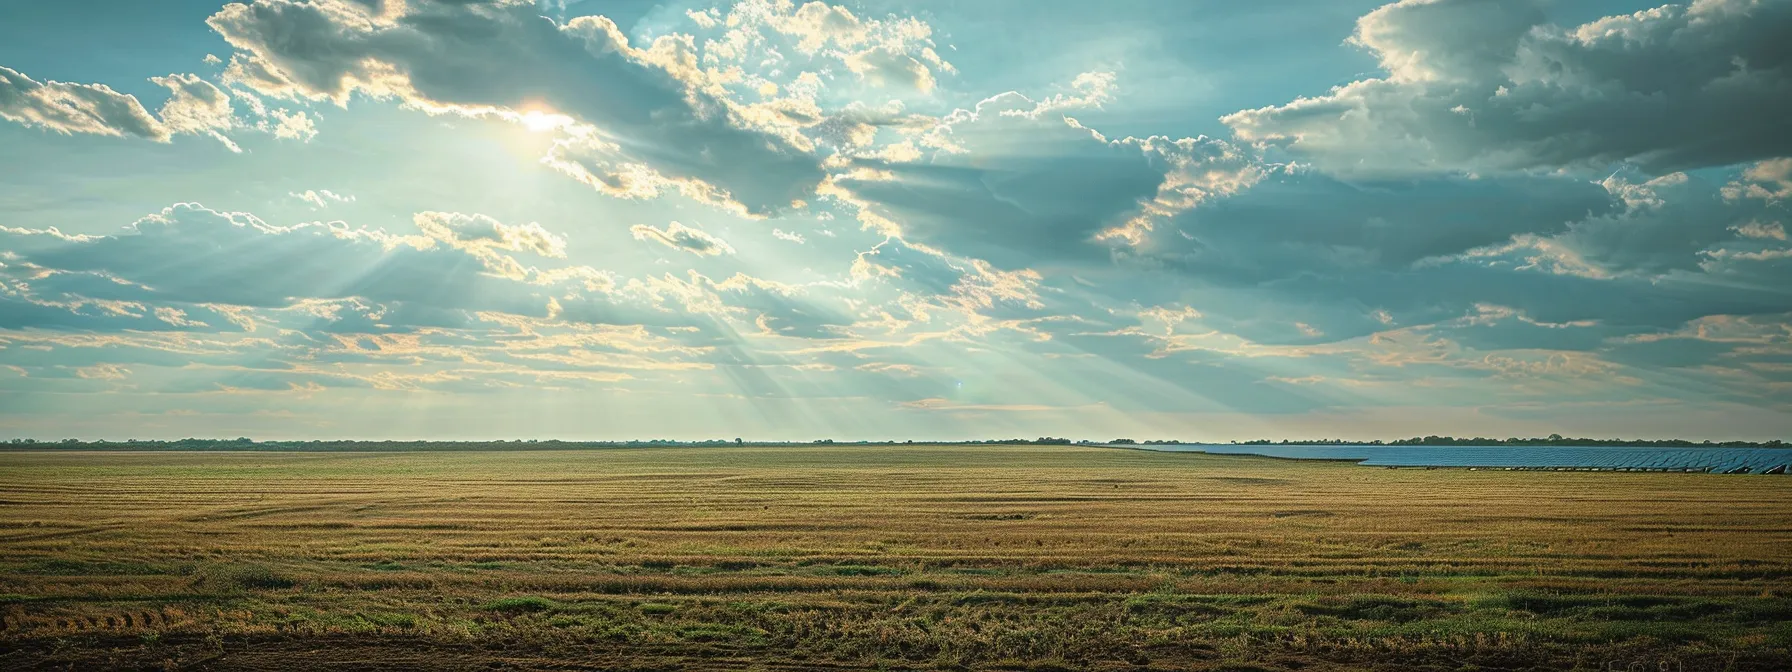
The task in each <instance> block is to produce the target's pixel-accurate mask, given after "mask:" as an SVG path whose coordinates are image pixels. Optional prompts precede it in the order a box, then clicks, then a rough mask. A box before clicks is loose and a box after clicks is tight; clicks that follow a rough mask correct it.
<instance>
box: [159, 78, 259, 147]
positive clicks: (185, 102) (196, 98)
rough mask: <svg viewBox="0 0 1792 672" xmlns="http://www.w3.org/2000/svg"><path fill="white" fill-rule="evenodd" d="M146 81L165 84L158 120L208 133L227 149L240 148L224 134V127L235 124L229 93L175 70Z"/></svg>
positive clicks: (177, 130)
mask: <svg viewBox="0 0 1792 672" xmlns="http://www.w3.org/2000/svg"><path fill="white" fill-rule="evenodd" d="M149 81H152V82H155V83H156V84H159V85H161V86H164V87H167V88H168V91H169V94H170V95H169V96H168V102H166V103H163V104H162V110H161V115H162V123H163V124H164V125H166V126H167V127H168V130H170V131H173V132H175V133H194V134H200V135H209V136H211V137H212V138H215V139H217V141H218V142H221V143H224V146H225V147H226V148H229V149H230V151H233V152H241V151H243V150H242V148H240V147H237V145H236V143H235V142H233V141H231V139H230V138H228V137H225V135H224V131H226V130H228V129H230V128H231V127H232V126H235V125H236V117H235V116H234V115H233V114H232V113H231V110H230V94H228V93H225V92H224V90H223V89H219V88H218V87H217V86H215V85H213V84H212V83H211V82H208V81H205V80H203V79H200V78H199V76H198V75H181V74H175V75H168V76H166V77H151V78H149Z"/></svg>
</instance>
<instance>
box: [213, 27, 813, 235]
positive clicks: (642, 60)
mask: <svg viewBox="0 0 1792 672" xmlns="http://www.w3.org/2000/svg"><path fill="white" fill-rule="evenodd" d="M400 9H402V11H401V12H400V11H395V10H400ZM208 22H209V23H210V24H211V26H212V27H213V28H214V29H216V30H217V31H218V33H219V34H221V35H223V36H224V39H225V40H226V41H228V42H229V43H230V44H231V45H232V46H234V47H236V48H237V49H240V50H242V51H244V52H247V54H249V56H248V57H247V58H241V59H238V61H237V66H236V67H234V68H233V69H232V76H233V77H235V78H236V79H237V80H238V81H240V82H241V83H242V84H243V85H245V86H248V87H250V88H253V89H255V90H257V91H259V92H262V93H265V94H270V95H276V96H280V95H287V96H302V97H328V98H332V99H335V100H337V101H339V102H343V101H347V99H348V98H349V96H350V94H351V93H353V92H356V91H360V92H364V93H367V94H369V95H374V96H397V97H399V98H402V99H404V100H406V101H408V102H412V103H415V104H418V105H421V106H423V107H425V108H430V109H444V108H447V109H459V110H462V111H466V112H471V113H477V112H480V111H483V110H505V111H511V112H515V113H526V112H529V111H542V110H546V111H551V112H556V113H559V114H565V115H570V116H571V117H573V118H575V119H577V120H579V121H583V122H586V123H589V124H593V125H595V126H596V131H595V135H593V136H586V137H581V138H578V139H577V141H576V142H572V143H569V144H567V145H565V146H564V147H566V148H571V149H576V150H578V151H577V152H575V154H576V155H571V156H560V157H559V158H560V159H561V160H563V161H566V162H567V163H568V165H569V167H570V166H571V165H578V166H580V167H582V169H583V172H582V173H581V174H582V175H584V176H587V177H590V178H591V179H592V180H593V181H595V182H596V183H598V184H599V185H607V186H608V187H609V188H612V189H625V187H627V188H638V187H631V186H630V185H625V184H623V181H624V180H625V177H627V176H628V175H629V174H630V173H631V171H632V168H631V166H632V165H637V164H645V165H647V166H650V167H651V168H652V169H653V170H655V171H657V172H658V173H659V174H660V175H661V176H663V177H664V178H667V179H671V180H695V181H697V182H700V183H702V186H698V187H694V188H693V189H694V190H695V191H697V192H707V191H713V190H720V191H721V192H723V194H725V197H726V198H727V199H729V200H732V201H733V202H736V203H739V204H740V205H741V206H742V207H744V208H745V209H746V210H747V211H749V212H752V213H757V214H767V213H772V212H777V211H781V210H785V209H788V208H790V207H791V204H792V202H793V201H796V200H800V199H804V198H807V197H808V195H809V194H811V193H812V192H813V191H814V188H815V186H816V185H817V184H818V183H819V182H820V181H821V179H822V177H823V173H822V170H821V168H820V165H819V163H818V161H817V159H816V158H815V157H814V156H812V155H810V154H809V153H807V152H806V151H804V150H803V149H801V148H799V147H798V146H796V145H795V144H793V143H792V141H791V140H789V139H787V138H785V137H783V136H779V135H775V134H769V133H763V132H759V131H755V130H749V129H746V128H743V126H744V123H743V122H741V121H740V120H739V119H737V118H736V113H735V112H734V111H733V110H732V109H731V108H730V106H729V104H728V103H727V102H725V101H724V100H723V99H721V98H718V97H716V96H715V95H713V94H712V93H710V92H709V89H707V88H705V87H704V86H703V85H702V84H701V82H699V81H696V80H697V79H698V78H699V75H698V74H696V73H695V72H694V71H690V67H694V66H689V64H688V63H685V62H684V61H680V60H679V59H678V58H677V57H676V54H672V53H670V52H665V53H661V52H654V53H651V54H650V53H649V52H645V51H641V50H638V49H635V48H633V47H631V46H630V45H629V43H628V38H627V37H625V36H624V35H623V34H622V33H621V31H619V30H618V29H617V28H616V26H615V25H614V24H613V23H611V22H610V21H609V20H608V19H605V18H603V17H579V18H576V19H572V20H570V21H568V22H567V23H566V24H564V25H556V24H555V23H554V22H552V21H550V20H548V19H546V18H544V17H542V16H540V15H539V14H538V13H537V11H536V10H535V8H534V6H533V5H531V4H529V3H514V2H491V3H471V2H450V3H434V2H431V3H407V4H393V5H382V6H381V11H373V10H370V9H369V8H368V7H367V6H365V5H362V4H354V3H349V2H345V1H342V0H319V1H317V2H297V1H294V0H255V1H254V2H252V3H250V4H231V5H227V6H225V7H224V8H223V9H222V10H221V11H219V12H218V13H217V14H216V15H213V16H212V17H211V19H209V21H208ZM668 48H671V47H670V46H668ZM594 186H596V185H594ZM723 194H715V197H716V198H722V197H723Z"/></svg>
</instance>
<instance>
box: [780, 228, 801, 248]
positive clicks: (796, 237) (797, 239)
mask: <svg viewBox="0 0 1792 672" xmlns="http://www.w3.org/2000/svg"><path fill="white" fill-rule="evenodd" d="M772 237H773V238H777V239H778V240H788V241H790V242H793V243H796V244H798V245H801V244H803V243H804V242H805V241H804V240H803V234H800V233H797V232H795V231H785V230H783V229H772Z"/></svg>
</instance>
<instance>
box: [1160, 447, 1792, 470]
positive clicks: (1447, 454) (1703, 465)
mask: <svg viewBox="0 0 1792 672" xmlns="http://www.w3.org/2000/svg"><path fill="white" fill-rule="evenodd" d="M1126 447H1129V448H1130V447H1141V448H1146V449H1148V450H1162V451H1169V452H1202V453H1216V454H1231V455H1262V456H1266V457H1280V458H1288V459H1306V460H1347V461H1352V462H1360V463H1362V464H1364V465H1367V466H1376V467H1460V468H1482V469H1591V470H1604V471H1701V472H1710V473H1717V474H1783V473H1786V472H1787V471H1788V467H1789V466H1792V449H1782V448H1653V447H1641V446H1637V447H1580V446H1309V445H1287V446H1283V445H1272V446H1247V445H1233V444H1175V445H1146V446H1126Z"/></svg>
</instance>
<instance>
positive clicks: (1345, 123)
mask: <svg viewBox="0 0 1792 672" xmlns="http://www.w3.org/2000/svg"><path fill="white" fill-rule="evenodd" d="M1536 5H1537V3H1536V2H1535V0H1524V1H1506V0H1402V1H1401V2H1398V3H1395V4H1392V5H1389V6H1386V7H1383V8H1382V9H1379V10H1377V11H1375V12H1373V13H1371V14H1369V15H1367V16H1365V17H1363V18H1362V19H1361V20H1360V21H1359V22H1358V29H1357V34H1356V37H1355V38H1354V39H1355V41H1356V42H1357V43H1359V44H1361V45H1363V46H1364V47H1366V48H1368V49H1370V50H1372V51H1373V52H1374V53H1375V54H1376V55H1377V56H1378V57H1379V58H1380V59H1381V62H1382V65H1383V67H1384V68H1386V69H1387V70H1388V72H1389V74H1388V76H1386V77H1383V78H1377V79H1368V80H1363V81H1359V82H1355V83H1352V84H1349V85H1346V86H1343V87H1340V88H1338V89H1336V90H1333V91H1332V92H1330V93H1328V94H1326V95H1322V96H1318V97H1314V98H1303V99H1300V100H1296V101H1294V102H1291V103H1288V104H1286V105H1281V106H1274V107H1266V108H1262V109H1256V110H1245V111H1242V112H1238V113H1236V114H1233V115H1230V116H1228V117H1226V118H1225V122H1226V123H1227V124H1229V125H1231V126H1232V127H1233V129H1235V130H1236V131H1237V133H1238V134H1239V136H1240V137H1241V138H1244V139H1250V140H1264V141H1270V142H1274V143H1279V144H1284V145H1286V146H1287V147H1289V148H1290V149H1292V150H1293V151H1295V152H1297V153H1299V154H1300V155H1301V156H1304V157H1308V158H1310V159H1312V160H1313V161H1314V162H1316V163H1317V164H1319V165H1320V166H1322V167H1325V168H1327V169H1331V170H1337V171H1405V170H1414V169H1445V170H1452V169H1469V170H1476V169H1484V168H1519V169H1522V168H1547V167H1560V166H1568V167H1576V166H1588V165H1602V164H1608V163H1611V162H1617V161H1632V162H1636V163H1638V164H1640V165H1642V166H1644V167H1646V168H1647V169H1649V170H1651V171H1655V172H1657V173H1662V172H1670V171H1674V170H1685V169H1692V168H1699V167H1705V166H1724V165H1730V164H1735V163H1740V162H1744V161H1753V160H1759V159H1764V158H1770V157H1777V156H1785V155H1787V154H1792V126H1788V125H1787V124H1786V123H1785V122H1784V121H1783V120H1782V117H1783V116H1784V115H1783V114H1781V113H1779V111H1781V110H1786V109H1792V42H1789V41H1788V40H1786V39H1785V36H1786V35H1787V34H1789V33H1792V2H1784V1H1782V0H1701V1H1699V2H1694V3H1692V4H1691V5H1664V6H1662V7H1660V8H1657V9H1653V10H1649V11H1646V12H1639V13H1636V14H1631V15H1620V16H1612V17H1606V18H1604V19H1600V20H1598V21H1595V22H1593V23H1589V24H1587V25H1584V26H1578V27H1563V26H1556V25H1549V24H1544V23H1542V14H1541V13H1540V12H1539V11H1538V10H1537V7H1536Z"/></svg>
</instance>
